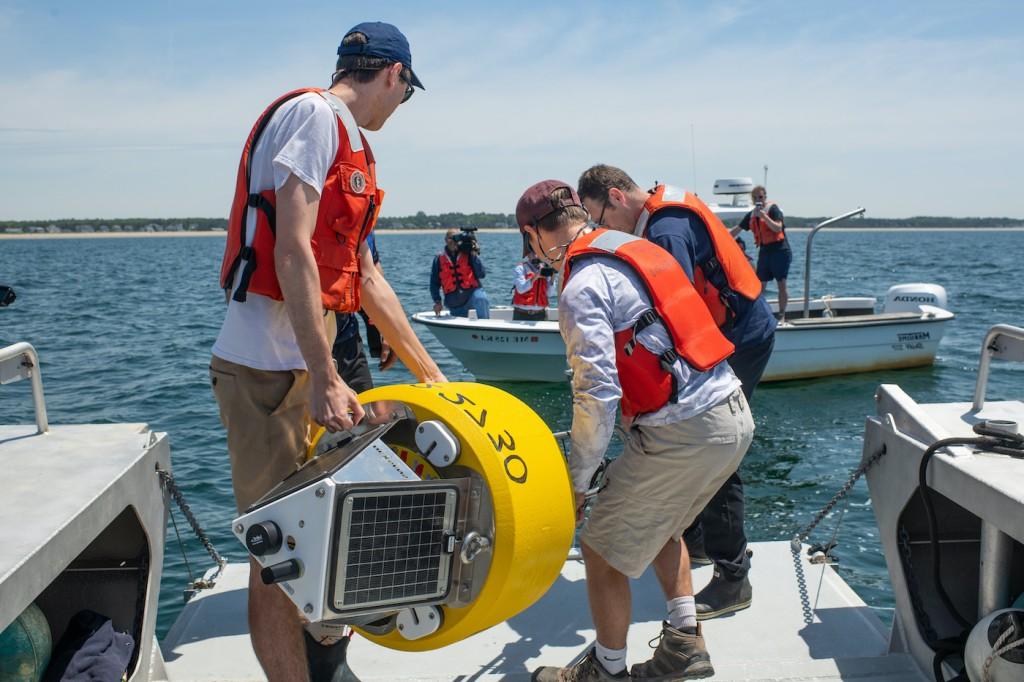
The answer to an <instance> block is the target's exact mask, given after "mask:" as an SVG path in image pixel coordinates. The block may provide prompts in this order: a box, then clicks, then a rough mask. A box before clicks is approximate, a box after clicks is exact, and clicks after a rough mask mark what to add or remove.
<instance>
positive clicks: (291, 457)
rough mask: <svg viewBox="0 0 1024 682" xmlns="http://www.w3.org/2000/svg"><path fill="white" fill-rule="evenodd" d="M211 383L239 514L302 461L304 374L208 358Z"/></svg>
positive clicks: (306, 426)
mask: <svg viewBox="0 0 1024 682" xmlns="http://www.w3.org/2000/svg"><path fill="white" fill-rule="evenodd" d="M210 383H211V385H212V387H213V395H214V396H215V397H216V398H217V404H218V405H219V406H220V420H221V423H223V424H224V428H225V429H227V432H228V455H229V456H230V458H231V484H232V486H233V487H234V490H235V505H236V506H237V508H238V511H239V512H240V513H241V512H243V511H245V510H246V509H247V508H248V507H249V506H250V505H252V504H253V503H254V502H256V500H258V499H259V498H261V497H262V496H263V495H264V494H266V493H267V491H269V490H270V489H271V488H273V487H274V486H275V485H277V484H278V483H280V482H281V481H283V480H284V479H285V478H287V477H288V476H289V475H290V474H291V473H292V472H293V471H295V470H296V469H298V468H299V466H301V465H302V463H303V461H304V460H305V458H306V449H307V448H308V447H309V439H310V423H311V422H310V416H309V399H310V397H309V390H310V389H309V373H308V372H306V371H305V370H297V369H296V370H287V371H283V372H269V371H266V370H261V369H252V368H251V367H246V366H244V365H238V364H235V363H233V362H228V361H227V360H223V359H221V358H218V357H217V356H213V359H212V360H211V361H210Z"/></svg>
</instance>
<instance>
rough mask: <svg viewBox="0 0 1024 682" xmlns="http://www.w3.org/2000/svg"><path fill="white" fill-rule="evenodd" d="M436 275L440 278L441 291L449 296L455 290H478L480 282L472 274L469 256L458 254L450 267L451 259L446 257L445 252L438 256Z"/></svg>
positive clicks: (474, 274) (446, 253)
mask: <svg viewBox="0 0 1024 682" xmlns="http://www.w3.org/2000/svg"><path fill="white" fill-rule="evenodd" d="M437 259H438V261H439V269H438V274H439V275H440V277H441V290H442V291H444V293H445V294H450V293H452V292H453V291H455V290H457V289H478V288H479V287H480V281H479V280H477V278H476V273H475V272H473V266H472V265H471V264H470V262H469V254H466V253H462V252H461V251H460V252H459V255H458V257H457V258H456V259H455V264H454V265H452V259H451V258H449V257H448V252H447V251H442V252H441V253H439V254H438V256H437Z"/></svg>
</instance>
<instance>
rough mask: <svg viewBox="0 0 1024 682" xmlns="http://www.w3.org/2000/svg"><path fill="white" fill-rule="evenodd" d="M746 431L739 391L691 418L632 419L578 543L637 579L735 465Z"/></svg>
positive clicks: (749, 432)
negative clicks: (643, 423) (670, 420)
mask: <svg viewBox="0 0 1024 682" xmlns="http://www.w3.org/2000/svg"><path fill="white" fill-rule="evenodd" d="M753 437H754V422H753V420H752V419H751V418H750V408H749V407H748V405H747V401H746V399H745V398H744V397H743V393H741V392H740V391H739V390H737V391H736V392H735V393H733V394H732V395H730V396H729V398H728V399H726V400H724V401H723V402H721V403H719V404H718V405H716V406H715V407H712V408H711V409H709V410H707V411H705V412H703V413H701V414H699V415H697V416H696V417H691V418H690V419H686V420H683V421H679V422H675V423H672V424H665V425H659V426H641V425H634V426H633V427H632V428H631V429H630V430H629V439H628V441H627V443H626V447H625V450H624V451H623V453H622V456H621V457H619V458H618V459H616V460H615V461H614V462H612V463H611V464H610V465H609V467H608V472H607V474H606V477H605V480H606V481H607V485H606V486H605V488H604V489H603V490H602V491H601V492H600V493H599V494H598V496H597V499H596V501H595V502H594V508H593V510H592V511H591V514H590V518H589V520H588V521H587V523H586V525H585V526H584V527H583V529H582V530H581V531H580V541H581V542H585V543H586V544H587V545H588V546H589V547H590V548H591V549H593V550H594V551H595V552H597V553H598V554H600V555H601V557H602V558H603V559H604V560H605V561H607V562H608V563H609V565H611V566H612V568H614V569H616V570H617V571H619V572H620V573H623V574H625V575H627V576H629V577H631V578H639V577H640V575H641V574H642V573H643V572H644V570H645V569H646V568H647V566H648V565H650V563H651V562H652V561H653V560H654V558H655V557H656V556H657V555H658V552H660V551H661V549H662V547H664V546H665V544H666V543H667V542H669V541H670V540H673V539H674V540H678V539H679V538H681V537H682V535H683V532H684V531H685V530H686V529H687V528H688V527H689V526H690V524H691V523H692V522H693V520H694V519H695V518H696V517H697V514H699V513H700V511H701V510H702V509H703V508H704V507H705V506H706V505H707V503H708V502H709V501H710V500H711V497H712V496H713V495H714V494H715V493H716V492H718V489H719V488H721V487H722V484H723V483H725V480H726V479H727V478H729V476H730V475H731V474H732V473H733V472H734V471H736V469H737V467H739V465H740V461H742V459H743V455H744V454H746V452H747V448H748V447H750V441H751V440H752V439H753Z"/></svg>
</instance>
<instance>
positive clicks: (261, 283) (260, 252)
mask: <svg viewBox="0 0 1024 682" xmlns="http://www.w3.org/2000/svg"><path fill="white" fill-rule="evenodd" d="M307 92H315V93H319V94H320V95H321V96H323V97H324V99H325V100H326V101H327V103H328V104H329V105H331V108H332V109H334V111H335V114H336V116H335V118H336V119H337V122H338V151H337V154H336V155H335V157H334V161H333V162H332V163H331V166H330V168H329V169H328V171H327V177H326V179H325V181H324V186H323V189H322V190H321V192H320V206H319V209H318V210H317V215H316V227H315V228H314V230H313V236H312V238H311V240H310V244H311V246H312V249H313V257H314V259H315V260H316V265H317V271H318V274H319V277H320V298H321V301H322V303H323V306H324V308H326V309H328V310H335V311H338V312H349V313H350V312H355V311H357V310H359V308H360V303H359V285H360V273H359V245H360V244H361V243H362V242H363V240H364V239H365V238H366V235H367V234H368V233H369V232H370V230H371V229H372V228H373V224H374V222H376V220H377V214H378V213H379V211H380V204H381V201H382V200H383V198H384V192H383V190H381V189H380V188H378V187H377V175H376V169H375V164H374V159H373V152H371V151H370V147H369V145H368V144H367V142H366V138H365V137H363V134H362V132H361V131H360V130H359V127H358V126H357V125H356V122H355V120H354V119H353V118H352V114H351V113H350V112H349V111H348V109H347V108H345V106H344V104H343V103H341V102H340V101H337V102H334V101H332V98H333V97H334V95H331V94H330V93H326V92H325V91H324V90H322V89H320V88H303V89H300V90H293V91H292V92H289V93H287V94H285V95H283V96H281V97H279V98H278V99H277V100H275V101H274V102H273V103H272V104H271V105H270V106H269V107H267V109H266V110H265V111H264V112H263V113H262V114H261V115H260V117H259V118H258V119H257V120H256V124H255V125H254V126H253V128H252V131H251V132H250V133H249V138H248V139H247V140H246V142H245V147H243V149H242V158H241V161H239V164H238V176H237V180H236V182H235V197H234V201H233V202H232V205H231V216H230V217H229V218H228V238H227V243H226V245H225V248H224V258H223V261H222V262H221V271H220V284H221V287H222V288H224V289H225V290H230V289H231V287H232V286H233V284H234V281H235V275H236V274H237V273H238V272H239V269H240V268H241V277H240V278H239V281H238V286H237V287H235V293H234V296H233V297H232V298H233V300H235V301H239V302H244V301H245V299H246V294H249V293H252V294H260V295H262V296H267V297H269V298H272V299H274V300H277V301H281V300H284V296H283V294H282V293H281V285H280V283H279V282H278V280H277V271H276V270H275V267H274V243H275V241H276V237H277V225H276V209H275V206H276V203H277V199H276V195H275V193H274V190H263V191H261V192H259V193H253V192H251V187H250V184H251V183H250V164H251V162H252V152H253V150H254V149H255V148H256V144H257V142H258V141H259V139H260V136H261V135H262V133H263V131H264V130H265V128H266V126H267V123H268V122H269V121H270V118H271V116H273V114H274V112H276V111H277V110H278V108H279V107H280V106H281V105H282V104H284V103H285V102H287V101H288V100H290V99H292V98H294V97H298V96H299V95H302V94H304V93H307ZM250 209H251V210H255V211H256V230H255V234H254V235H253V239H252V242H251V243H247V240H246V223H247V222H248V215H249V210H250Z"/></svg>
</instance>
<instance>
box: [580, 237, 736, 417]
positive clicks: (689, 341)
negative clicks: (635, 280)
mask: <svg viewBox="0 0 1024 682" xmlns="http://www.w3.org/2000/svg"><path fill="white" fill-rule="evenodd" d="M585 255H602V256H612V257H614V258H617V259H618V260H621V261H623V262H625V263H626V264H627V265H629V266H630V267H631V268H632V269H633V270H634V271H635V272H636V274H637V275H638V276H639V278H640V281H641V282H642V283H643V285H644V288H645V289H646V293H647V295H648V297H649V298H650V299H651V304H652V305H653V306H654V307H653V308H652V309H650V310H648V311H647V312H645V313H644V314H643V315H641V316H640V319H639V320H637V322H636V324H635V325H634V326H633V327H631V328H629V329H623V330H622V331H618V332H615V367H616V369H618V373H619V384H620V386H621V388H622V402H621V407H622V414H623V415H625V416H627V417H633V416H635V415H638V414H644V413H647V412H655V411H657V410H660V409H661V408H662V407H664V406H665V405H666V404H667V403H669V402H673V401H674V400H675V398H676V395H677V394H678V387H677V386H676V385H675V383H676V377H675V374H673V373H672V371H671V369H672V365H674V364H675V361H676V360H677V359H680V358H681V359H683V360H684V361H686V362H687V363H688V364H689V365H690V366H691V367H693V368H694V369H696V370H698V371H701V372H706V371H707V370H709V369H712V368H713V367H715V365H717V364H718V363H720V362H722V361H723V360H725V359H726V358H727V357H729V356H730V355H732V353H733V351H734V350H735V347H734V346H733V345H732V343H731V342H730V341H729V340H728V339H726V338H725V336H723V335H722V332H721V331H720V330H719V329H718V325H716V324H715V321H714V320H713V319H712V317H711V313H710V312H709V311H708V308H707V306H706V305H705V304H704V301H703V300H701V297H700V295H699V294H698V292H697V290H696V289H694V287H693V284H692V283H691V282H690V280H689V278H688V277H687V276H686V271H685V270H683V266H681V265H680V264H679V263H678V262H677V261H676V259H675V258H673V257H672V254H670V253H669V252H668V251H665V250H664V249H662V248H661V247H660V246H658V245H656V244H652V243H651V242H649V241H647V240H646V239H641V238H639V237H636V236H633V235H629V234H625V233H623V232H615V231H612V230H604V229H597V230H594V231H593V232H590V233H589V234H585V235H583V236H582V237H579V238H577V239H576V240H575V241H574V242H573V243H572V244H571V245H570V246H569V248H568V251H567V252H566V255H565V258H566V264H565V272H564V273H563V275H562V278H563V279H562V282H563V285H562V286H563V289H564V288H565V286H566V285H567V284H568V282H569V278H570V276H571V272H572V266H573V262H574V261H575V260H577V259H579V258H580V257H581V256H585ZM655 322H660V323H661V324H662V325H664V327H665V329H666V330H667V331H668V335H669V338H670V339H671V341H672V348H671V349H669V350H668V351H666V352H665V353H662V354H661V355H655V354H654V353H652V352H650V351H649V350H647V349H646V348H644V346H643V345H642V344H640V343H638V342H637V340H636V335H637V334H638V333H639V332H640V331H641V330H642V329H644V328H646V327H648V326H650V325H651V324H654V323H655Z"/></svg>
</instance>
